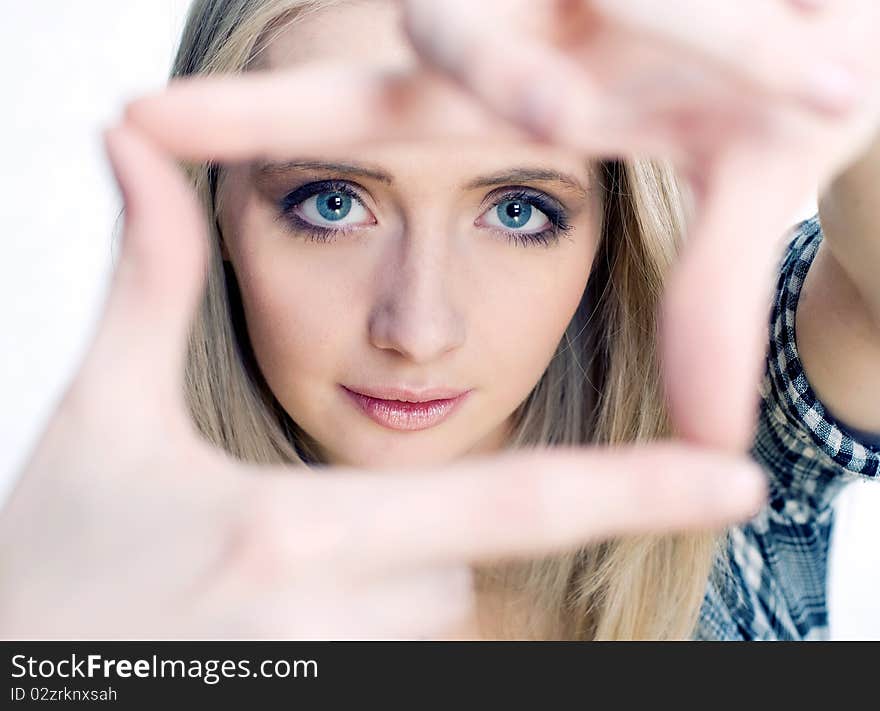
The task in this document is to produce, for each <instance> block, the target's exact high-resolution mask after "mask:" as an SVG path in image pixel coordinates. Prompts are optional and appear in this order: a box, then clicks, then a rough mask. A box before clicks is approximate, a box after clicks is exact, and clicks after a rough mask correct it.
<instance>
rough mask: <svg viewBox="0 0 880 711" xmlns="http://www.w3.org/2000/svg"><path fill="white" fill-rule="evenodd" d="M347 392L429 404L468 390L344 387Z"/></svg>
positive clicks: (380, 398) (381, 398)
mask: <svg viewBox="0 0 880 711" xmlns="http://www.w3.org/2000/svg"><path fill="white" fill-rule="evenodd" d="M342 387H344V388H345V389H346V390H351V391H352V392H355V393H359V394H361V395H367V396H369V397H374V398H377V399H379V400H405V401H407V402H429V401H431V400H448V399H450V398H454V397H458V396H459V395H463V394H464V393H466V392H468V391H467V390H458V389H455V388H447V387H434V388H422V389H416V388H405V387H395V386H370V387H361V386H358V387H348V386H347V385H343V386H342Z"/></svg>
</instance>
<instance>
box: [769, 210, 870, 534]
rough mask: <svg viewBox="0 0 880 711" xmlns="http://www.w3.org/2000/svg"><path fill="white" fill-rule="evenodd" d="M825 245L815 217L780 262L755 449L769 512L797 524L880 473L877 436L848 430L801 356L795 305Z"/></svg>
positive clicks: (804, 224) (805, 224)
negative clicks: (767, 486)
mask: <svg viewBox="0 0 880 711" xmlns="http://www.w3.org/2000/svg"><path fill="white" fill-rule="evenodd" d="M821 242H822V229H821V225H820V222H819V218H818V216H815V217H813V218H811V219H809V220H806V221H804V222H802V223H801V224H800V225H798V226H797V228H796V229H795V231H794V235H793V238H792V239H791V241H790V242H789V243H788V246H787V247H786V250H785V253H784V255H783V258H782V262H781V264H780V268H779V272H778V283H777V287H776V290H775V296H774V302H773V307H772V310H771V315H770V348H769V351H768V359H767V370H766V373H765V376H764V379H763V382H762V385H761V395H762V399H761V413H760V417H759V422H758V430H757V434H756V437H755V443H754V447H753V450H752V453H753V456H754V457H755V459H756V460H757V461H758V462H759V463H761V464H762V465H763V466H764V468H765V470H766V472H767V474H768V476H769V478H770V481H769V484H770V505H771V507H772V508H773V509H774V510H775V511H777V512H778V513H781V514H785V515H787V516H789V517H791V518H792V519H793V520H795V521H805V520H806V519H808V518H811V517H812V516H815V515H817V514H821V513H823V512H824V511H825V510H826V509H828V507H830V506H831V504H832V502H833V500H834V497H835V495H836V494H837V493H839V491H840V490H841V489H842V488H843V487H844V486H845V485H846V484H848V483H850V482H853V481H858V480H867V479H877V478H878V474H880V442H878V438H875V437H873V436H871V435H869V434H867V433H857V432H856V431H854V430H851V429H848V428H847V427H846V426H845V425H843V424H842V423H841V422H839V421H838V420H837V419H836V418H835V417H834V416H833V415H832V414H831V413H830V412H829V411H828V408H827V407H825V406H824V405H823V404H822V402H820V401H819V399H818V398H817V397H816V394H815V393H814V392H813V389H812V388H811V387H810V383H809V381H808V380H807V376H806V374H805V373H804V369H803V366H802V364H801V360H800V356H799V354H798V348H797V340H796V337H795V315H796V312H797V305H798V300H799V298H800V293H801V287H802V286H803V283H804V279H805V277H806V275H807V271H808V270H809V268H810V265H811V264H812V262H813V258H814V257H815V256H816V252H817V250H818V248H819V245H820V244H821Z"/></svg>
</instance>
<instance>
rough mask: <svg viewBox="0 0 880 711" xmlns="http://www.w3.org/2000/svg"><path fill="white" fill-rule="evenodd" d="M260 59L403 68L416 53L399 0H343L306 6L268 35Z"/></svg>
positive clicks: (272, 63)
mask: <svg viewBox="0 0 880 711" xmlns="http://www.w3.org/2000/svg"><path fill="white" fill-rule="evenodd" d="M261 60H262V61H261V64H263V65H264V66H266V67H267V68H269V69H282V68H285V67H290V66H293V65H296V64H302V63H304V62H310V61H345V62H351V63H355V64H358V65H360V66H365V65H371V66H376V67H380V66H381V67H383V68H404V67H409V66H413V65H414V64H415V54H414V52H413V50H412V49H411V48H410V46H409V43H408V42H407V40H406V37H405V35H404V32H403V25H402V22H401V8H400V3H397V2H390V1H389V0H342V1H340V2H331V3H328V4H324V3H319V4H318V5H317V6H313V7H309V6H306V8H305V9H303V10H302V11H300V12H299V13H298V15H297V16H296V18H295V20H294V21H293V23H291V24H290V25H288V26H286V27H285V28H284V29H283V30H282V31H281V32H280V33H278V34H275V35H274V36H273V37H272V40H271V41H270V42H269V44H268V46H267V47H266V49H265V50H264V53H263V55H262V57H261Z"/></svg>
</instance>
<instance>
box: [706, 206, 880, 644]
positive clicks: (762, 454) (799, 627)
mask: <svg viewBox="0 0 880 711" xmlns="http://www.w3.org/2000/svg"><path fill="white" fill-rule="evenodd" d="M821 241H822V230H821V226H820V224H819V219H818V216H817V217H813V218H811V219H809V220H806V221H804V222H802V223H800V224H799V225H798V226H797V227H796V229H795V231H794V234H793V237H792V239H791V240H790V242H789V243H788V246H787V248H786V250H785V253H784V256H783V259H782V261H781V264H780V269H779V279H778V282H777V286H776V292H775V298H774V302H773V308H772V312H771V317H770V349H769V353H768V360H767V370H766V373H765V375H764V379H763V382H762V385H761V395H762V401H761V402H762V405H761V413H760V418H759V422H758V429H757V433H756V436H755V442H754V446H753V448H752V456H753V457H754V458H755V459H756V461H758V462H759V463H760V464H761V466H762V467H763V468H764V470H765V471H766V473H767V475H768V477H769V489H770V497H769V502H768V505H767V506H765V507H764V508H763V510H762V511H761V512H760V513H759V514H758V515H757V516H756V517H755V518H753V519H752V520H751V521H749V522H748V523H746V524H743V525H741V526H738V527H736V528H733V529H732V530H731V531H730V533H729V536H728V538H727V541H726V545H725V552H724V555H722V556H719V560H718V562H717V565H716V566H715V570H714V572H713V575H712V578H711V579H710V581H709V585H708V588H707V591H706V596H705V599H704V601H703V607H702V610H701V612H700V619H699V623H698V625H697V629H696V631H695V639H711V640H737V639H750V640H811V639H827V637H828V609H827V604H826V575H827V570H828V547H829V543H830V537H831V528H832V525H833V522H834V513H833V509H832V506H831V504H832V502H833V500H834V497H835V496H836V495H837V494H838V493H839V492H840V490H841V489H842V488H843V487H844V486H845V485H846V484H848V483H850V482H853V481H859V480H869V479H878V478H880V441H878V439H876V438H869V437H867V436H864V434H856V433H855V432H854V431H853V430H848V429H847V428H846V427H845V426H844V425H843V424H842V423H840V422H839V421H838V420H836V419H835V418H834V416H833V415H832V414H831V413H829V412H828V411H827V409H826V408H825V407H824V406H823V405H822V403H821V402H820V401H819V400H818V399H817V398H816V395H815V393H814V392H813V390H812V389H811V387H810V384H809V382H807V378H806V376H805V374H804V370H803V368H802V367H801V361H800V358H799V356H798V350H797V345H796V343H795V310H796V308H797V303H798V297H799V296H800V291H801V285H802V284H803V282H804V278H805V276H806V274H807V270H808V269H809V268H810V264H811V263H812V261H813V257H814V256H815V255H816V251H817V249H818V247H819V244H820V243H821Z"/></svg>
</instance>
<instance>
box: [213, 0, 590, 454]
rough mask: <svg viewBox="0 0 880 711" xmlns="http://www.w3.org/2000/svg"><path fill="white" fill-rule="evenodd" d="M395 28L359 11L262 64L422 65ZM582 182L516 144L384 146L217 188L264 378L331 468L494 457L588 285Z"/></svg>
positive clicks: (308, 25)
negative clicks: (484, 455) (409, 401)
mask: <svg viewBox="0 0 880 711" xmlns="http://www.w3.org/2000/svg"><path fill="white" fill-rule="evenodd" d="M397 12H398V11H397V9H396V3H385V2H355V3H348V4H344V5H340V6H338V7H335V8H330V9H327V10H324V11H321V12H318V13H315V14H312V15H310V16H308V17H307V18H305V19H304V20H303V21H301V22H299V23H297V24H296V25H294V26H293V27H291V28H289V29H288V30H287V31H286V32H285V33H284V34H282V35H281V36H280V37H279V38H278V39H277V40H276V41H274V42H273V43H272V44H271V45H270V47H269V49H268V51H267V54H266V55H265V61H266V62H267V64H268V65H269V67H271V68H280V67H285V66H292V65H296V64H298V63H302V62H304V61H310V60H317V59H327V60H339V59H344V60H349V61H352V62H356V63H357V64H359V65H361V66H364V65H372V66H381V67H389V66H394V67H401V66H407V65H411V64H413V63H414V58H413V56H412V54H411V51H410V50H409V47H408V45H407V44H406V41H405V39H404V38H403V35H402V32H401V30H400V29H399V27H400V25H399V18H398V15H397ZM303 101H308V97H303ZM344 120H345V117H344V116H338V117H328V128H327V130H328V131H332V130H333V122H334V121H344ZM589 181H590V173H589V167H588V164H587V162H586V161H585V160H583V159H582V158H580V157H578V156H576V155H573V154H571V153H567V152H565V151H561V150H558V149H554V148H550V147H546V146H540V145H537V144H534V145H531V144H529V145H527V144H524V143H512V142H511V143H500V142H499V143H493V144H492V145H485V144H476V143H457V144H455V145H450V144H449V143H443V144H436V143H435V144H432V143H427V142H424V143H414V142H409V143H407V144H402V143H395V144H382V145H375V146H373V147H370V148H368V149H364V150H358V151H357V154H356V155H349V156H346V158H345V159H344V160H340V159H339V157H338V156H334V157H327V156H314V155H309V156H292V157H291V160H290V162H289V163H285V164H277V165H274V166H266V165H264V164H261V165H251V166H246V167H245V166H238V167H235V168H231V169H229V170H228V171H226V173H225V176H224V179H223V181H222V183H221V187H220V191H221V195H222V202H221V205H222V211H221V214H220V225H221V229H222V232H223V235H224V255H225V256H226V258H228V259H229V261H231V263H232V265H233V268H234V270H235V273H236V275H237V278H238V281H239V285H240V287H241V294H242V301H243V305H244V312H245V318H246V322H247V329H248V334H249V337H250V340H251V342H252V344H253V349H254V353H255V356H256V359H257V362H258V364H259V366H260V369H261V371H262V373H263V375H264V377H265V378H266V381H267V383H268V384H269V386H270V387H271V389H272V391H273V392H274V394H275V396H276V397H277V398H278V401H279V402H280V403H281V405H282V406H283V407H284V408H285V409H286V411H287V412H288V413H289V414H290V416H291V417H292V418H293V420H294V421H295V422H296V423H297V424H298V425H299V426H300V427H301V428H302V429H303V430H304V431H305V432H306V433H308V434H309V435H310V436H311V437H312V438H313V439H314V440H315V441H316V442H317V443H318V445H319V447H320V449H321V455H322V458H323V459H324V460H325V461H327V462H328V463H333V464H349V465H356V466H368V467H369V466H399V465H407V464H435V463H441V462H445V461H449V460H451V459H454V458H457V457H460V456H462V455H465V454H478V453H485V452H490V451H493V450H497V449H498V448H499V447H500V446H501V444H502V443H503V441H504V439H505V437H506V434H507V431H508V426H509V423H510V418H511V415H512V414H513V412H514V411H515V410H516V408H517V407H518V406H519V405H520V404H521V403H522V402H523V400H524V399H525V398H526V397H527V396H528V395H529V393H530V391H531V390H532V389H533V387H534V386H535V385H536V384H537V382H538V380H539V379H540V377H541V374H542V373H543V372H544V370H545V369H546V367H547V365H548V363H549V362H550V359H551V357H552V356H553V353H554V352H555V350H556V348H557V345H558V344H559V342H560V340H561V338H562V336H563V334H564V332H565V329H566V326H567V325H568V323H569V321H570V320H571V317H572V315H573V314H574V312H575V310H576V308H577V305H578V303H579V301H580V299H581V296H582V294H583V291H584V287H585V286H586V282H587V277H588V274H589V271H590V266H591V264H592V259H593V255H594V252H595V247H596V241H597V233H598V228H597V224H598V220H597V212H598V210H597V209H596V202H595V199H594V197H595V196H594V194H593V192H592V191H591V190H590V187H591V186H590V182H589ZM393 388H401V389H404V390H410V391H414V392H413V393H411V395H410V397H407V396H406V394H405V393H394V392H388V391H387V389H393ZM435 389H442V390H449V391H451V392H449V393H443V392H434V393H432V392H426V391H429V390H435ZM349 391H358V392H361V393H365V394H369V393H372V394H373V395H375V396H379V398H381V396H383V395H384V398H381V399H373V398H362V397H361V398H359V397H357V396H356V395H354V394H352V393H351V392H349ZM455 393H465V394H464V395H462V396H460V397H458V398H457V399H455V400H452V401H450V398H449V397H448V396H449V395H454V394H455ZM437 397H441V398H442V399H441V401H439V402H434V403H429V404H427V405H425V404H422V405H418V404H406V403H400V402H397V401H396V400H397V399H416V400H418V399H433V398H437ZM389 400H390V402H389Z"/></svg>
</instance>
